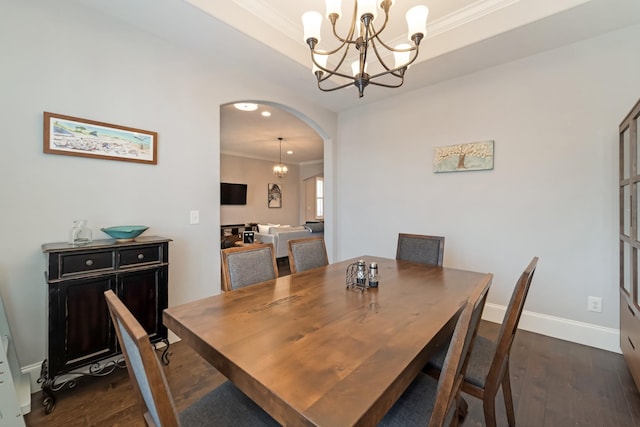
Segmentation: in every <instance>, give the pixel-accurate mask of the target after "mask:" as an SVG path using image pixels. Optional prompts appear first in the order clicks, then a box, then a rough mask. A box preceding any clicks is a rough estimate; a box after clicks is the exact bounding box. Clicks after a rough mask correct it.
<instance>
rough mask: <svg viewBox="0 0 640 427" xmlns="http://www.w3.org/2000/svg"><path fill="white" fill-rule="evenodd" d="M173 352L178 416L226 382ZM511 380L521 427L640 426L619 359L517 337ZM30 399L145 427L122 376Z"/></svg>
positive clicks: (83, 417)
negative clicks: (52, 400)
mask: <svg viewBox="0 0 640 427" xmlns="http://www.w3.org/2000/svg"><path fill="white" fill-rule="evenodd" d="M498 328H499V325H496V324H494V323H488V322H484V321H483V322H482V324H481V327H480V333H481V334H483V335H485V336H488V337H495V336H496V335H497V333H498ZM171 353H172V356H171V363H170V365H169V366H168V367H166V370H165V371H166V375H167V381H168V382H169V386H170V388H171V390H172V392H173V394H174V398H175V400H176V406H177V407H178V410H181V409H183V408H184V407H186V406H188V405H189V404H190V403H191V402H193V401H194V400H196V399H198V397H199V396H201V395H202V394H204V393H206V392H207V391H208V390H210V389H212V388H213V387H215V386H217V385H218V384H220V383H221V382H222V381H224V377H223V376H222V375H221V374H220V373H219V372H217V371H216V370H215V369H214V368H212V367H211V366H209V364H208V363H206V362H205V361H204V360H203V359H202V358H200V356H198V355H197V354H196V353H195V352H194V351H192V350H191V349H190V348H189V347H188V346H187V345H185V344H183V343H181V342H178V343H175V344H173V345H172V346H171ZM511 377H512V386H513V394H514V404H515V408H516V420H517V425H518V426H536V427H540V426H549V427H552V426H553V427H556V426H557V427H565V426H598V427H603V426H607V427H613V426H615V427H623V426H629V427H633V426H640V393H639V392H638V390H637V389H636V387H635V384H634V383H633V380H632V378H631V376H630V374H629V371H628V370H627V367H626V365H625V364H624V360H623V357H622V355H620V354H616V353H610V352H607V351H603V350H597V349H594V348H591V347H586V346H582V345H579V344H573V343H570V342H566V341H561V340H557V339H553V338H549V337H545V336H542V335H538V334H534V333H531V332H526V331H518V333H517V335H516V339H515V342H514V347H513V350H512V357H511ZM363 392H365V391H363ZM463 396H464V397H465V399H466V400H467V402H468V403H469V414H468V416H467V418H466V419H465V421H464V423H463V424H462V425H464V426H482V425H484V422H483V416H482V405H481V403H480V401H478V400H477V399H474V398H472V397H470V396H467V395H463ZM33 397H34V399H33V401H32V411H31V413H30V414H28V415H27V416H26V423H27V426H33V427H36V426H48V427H54V426H144V422H143V420H142V417H141V415H140V411H139V409H138V406H137V401H136V398H135V395H134V394H133V390H132V388H131V386H130V384H129V377H128V375H127V374H126V371H124V370H122V371H120V370H119V371H118V372H117V373H114V374H111V375H109V376H107V377H104V378H100V379H97V380H91V381H89V382H87V383H84V384H81V385H79V386H78V387H77V388H75V389H73V390H67V391H64V392H61V393H59V394H58V403H57V406H56V408H55V410H54V411H53V413H51V414H50V415H44V413H43V410H42V406H41V400H40V399H41V396H40V394H39V393H38V394H36V395H34V396H33ZM496 401H497V413H498V425H499V426H503V425H506V415H505V410H504V404H503V400H502V395H501V394H500V393H499V394H498V398H497V399H496ZM425 425H426V422H425Z"/></svg>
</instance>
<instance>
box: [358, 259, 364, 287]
mask: <svg viewBox="0 0 640 427" xmlns="http://www.w3.org/2000/svg"><path fill="white" fill-rule="evenodd" d="M365 268H366V264H365V263H364V260H360V261H358V270H357V272H356V283H357V284H358V285H366V284H367V275H366V273H365Z"/></svg>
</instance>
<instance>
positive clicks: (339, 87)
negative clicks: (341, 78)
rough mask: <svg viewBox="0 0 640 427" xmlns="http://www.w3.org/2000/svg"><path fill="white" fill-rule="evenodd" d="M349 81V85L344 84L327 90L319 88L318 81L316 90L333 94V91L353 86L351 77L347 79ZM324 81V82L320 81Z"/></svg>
mask: <svg viewBox="0 0 640 427" xmlns="http://www.w3.org/2000/svg"><path fill="white" fill-rule="evenodd" d="M349 80H351V81H350V82H349V83H345V84H343V85H340V86H336V87H329V88H323V87H322V86H320V81H318V89H320V90H321V91H323V92H333V91H334V90H338V89H344V88H346V87H349V86H353V80H354V79H353V77H349ZM322 81H324V80H322Z"/></svg>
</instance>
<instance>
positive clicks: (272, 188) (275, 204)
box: [267, 184, 282, 208]
mask: <svg viewBox="0 0 640 427" xmlns="http://www.w3.org/2000/svg"><path fill="white" fill-rule="evenodd" d="M267 185H268V187H267V197H268V198H267V205H268V206H269V207H270V208H281V207H282V184H267Z"/></svg>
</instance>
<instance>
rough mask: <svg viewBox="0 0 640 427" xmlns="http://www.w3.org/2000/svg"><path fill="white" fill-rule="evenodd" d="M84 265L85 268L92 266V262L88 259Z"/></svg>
mask: <svg viewBox="0 0 640 427" xmlns="http://www.w3.org/2000/svg"><path fill="white" fill-rule="evenodd" d="M85 264H86V265H87V267H91V266H92V265H93V260H91V259H88V260H87V261H86V262H85Z"/></svg>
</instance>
